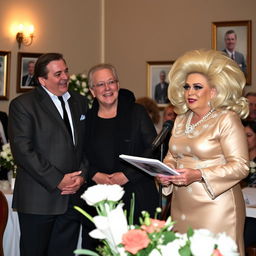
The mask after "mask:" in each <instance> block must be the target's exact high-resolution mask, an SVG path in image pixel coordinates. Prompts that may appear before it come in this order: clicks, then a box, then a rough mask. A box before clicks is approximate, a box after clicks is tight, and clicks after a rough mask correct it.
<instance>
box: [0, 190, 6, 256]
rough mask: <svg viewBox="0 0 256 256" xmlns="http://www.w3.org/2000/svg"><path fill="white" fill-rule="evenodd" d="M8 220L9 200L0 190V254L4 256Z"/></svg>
mask: <svg viewBox="0 0 256 256" xmlns="http://www.w3.org/2000/svg"><path fill="white" fill-rule="evenodd" d="M7 220H8V202H7V200H6V198H5V195H4V193H3V192H2V191H0V256H4V250H3V236H4V230H5V227H6V224H7Z"/></svg>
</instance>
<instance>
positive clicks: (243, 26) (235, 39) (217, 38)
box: [212, 20, 252, 85]
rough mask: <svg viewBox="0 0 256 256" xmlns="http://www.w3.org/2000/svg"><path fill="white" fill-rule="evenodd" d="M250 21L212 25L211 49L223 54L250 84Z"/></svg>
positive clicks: (224, 22) (215, 23)
mask: <svg viewBox="0 0 256 256" xmlns="http://www.w3.org/2000/svg"><path fill="white" fill-rule="evenodd" d="M251 27H252V26H251V21H250V20H244V21H218V22H213V23H212V48H213V49H215V50H219V51H223V52H225V53H226V54H227V55H228V56H229V57H230V58H232V59H234V60H235V61H236V62H237V64H238V65H239V66H240V68H241V70H242V71H243V72H244V74H245V77H246V83H247V84H248V85H249V84H251V45H252V42H251V40H252V39H251V35H252V31H251Z"/></svg>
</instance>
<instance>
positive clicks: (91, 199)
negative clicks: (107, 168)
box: [81, 184, 124, 205]
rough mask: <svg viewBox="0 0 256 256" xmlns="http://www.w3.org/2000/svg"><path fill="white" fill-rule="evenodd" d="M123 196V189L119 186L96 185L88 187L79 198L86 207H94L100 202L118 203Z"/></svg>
mask: <svg viewBox="0 0 256 256" xmlns="http://www.w3.org/2000/svg"><path fill="white" fill-rule="evenodd" d="M123 195H124V189H123V188H122V187H121V186H119V185H106V184H98V185H95V186H92V187H89V188H88V189H87V190H86V191H85V192H84V193H83V195H82V196H81V197H82V198H83V199H84V200H85V201H86V203H87V204H88V205H95V204H97V203H99V202H101V201H104V200H109V201H115V202H117V201H119V200H120V199H121V198H122V197H123Z"/></svg>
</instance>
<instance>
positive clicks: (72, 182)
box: [58, 171, 85, 195]
mask: <svg viewBox="0 0 256 256" xmlns="http://www.w3.org/2000/svg"><path fill="white" fill-rule="evenodd" d="M81 173H82V172H81V171H76V172H71V173H67V174H65V175H64V177H63V179H62V180H61V182H60V183H59V185H58V189H60V190H61V195H69V194H75V193H76V192H77V190H78V189H79V188H80V187H81V186H82V185H83V184H84V181H85V180H84V178H83V177H82V176H80V174H81Z"/></svg>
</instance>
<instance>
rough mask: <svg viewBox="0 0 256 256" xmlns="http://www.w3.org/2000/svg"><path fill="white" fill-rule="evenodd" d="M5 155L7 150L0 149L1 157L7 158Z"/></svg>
mask: <svg viewBox="0 0 256 256" xmlns="http://www.w3.org/2000/svg"><path fill="white" fill-rule="evenodd" d="M7 155H8V154H7V152H5V151H2V152H1V157H2V158H5V159H6V158H7Z"/></svg>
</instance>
